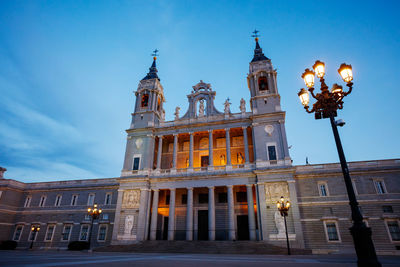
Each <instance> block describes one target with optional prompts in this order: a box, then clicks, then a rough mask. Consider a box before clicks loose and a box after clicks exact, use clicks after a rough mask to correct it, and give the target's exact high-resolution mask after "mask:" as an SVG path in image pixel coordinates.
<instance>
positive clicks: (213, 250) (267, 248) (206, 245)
mask: <svg viewBox="0 0 400 267" xmlns="http://www.w3.org/2000/svg"><path fill="white" fill-rule="evenodd" d="M94 250H95V251H99V252H139V253H140V252H143V253H151V252H153V253H204V254H273V255H277V254H280V255H285V254H287V248H286V247H278V246H274V245H271V244H268V243H265V242H259V241H165V240H157V241H141V242H138V243H134V244H129V245H110V246H106V247H99V248H95V249H94ZM291 252H292V254H297V255H300V254H311V250H306V249H295V248H292V249H291Z"/></svg>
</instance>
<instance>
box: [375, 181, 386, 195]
mask: <svg viewBox="0 0 400 267" xmlns="http://www.w3.org/2000/svg"><path fill="white" fill-rule="evenodd" d="M374 183H375V188H376V193H378V194H385V193H386V190H385V185H384V183H383V181H374Z"/></svg>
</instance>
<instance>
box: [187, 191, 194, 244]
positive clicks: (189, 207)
mask: <svg viewBox="0 0 400 267" xmlns="http://www.w3.org/2000/svg"><path fill="white" fill-rule="evenodd" d="M186 240H193V188H192V187H189V188H188V189H187V208H186Z"/></svg>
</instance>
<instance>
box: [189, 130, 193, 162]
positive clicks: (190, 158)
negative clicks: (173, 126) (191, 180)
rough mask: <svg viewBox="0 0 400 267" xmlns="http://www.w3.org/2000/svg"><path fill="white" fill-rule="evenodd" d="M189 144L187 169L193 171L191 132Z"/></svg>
mask: <svg viewBox="0 0 400 267" xmlns="http://www.w3.org/2000/svg"><path fill="white" fill-rule="evenodd" d="M189 134H190V142H189V169H193V132H190V133H189Z"/></svg>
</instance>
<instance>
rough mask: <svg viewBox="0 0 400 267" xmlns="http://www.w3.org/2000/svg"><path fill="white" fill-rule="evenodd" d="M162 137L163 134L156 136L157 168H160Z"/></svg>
mask: <svg viewBox="0 0 400 267" xmlns="http://www.w3.org/2000/svg"><path fill="white" fill-rule="evenodd" d="M162 139H163V136H162V135H159V136H158V153H157V170H160V169H161V156H162Z"/></svg>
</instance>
